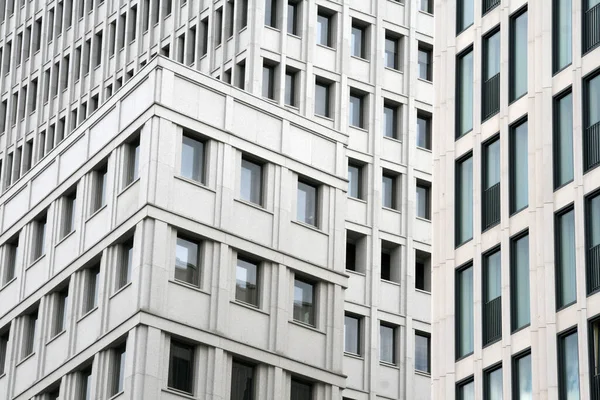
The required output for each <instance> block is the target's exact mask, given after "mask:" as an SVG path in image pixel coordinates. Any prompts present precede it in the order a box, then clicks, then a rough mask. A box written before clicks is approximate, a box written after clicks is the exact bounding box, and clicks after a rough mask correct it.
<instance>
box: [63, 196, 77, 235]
mask: <svg viewBox="0 0 600 400" xmlns="http://www.w3.org/2000/svg"><path fill="white" fill-rule="evenodd" d="M76 209H77V192H76V191H73V192H72V193H70V194H68V195H66V196H64V197H63V216H62V234H61V239H62V238H65V237H66V236H67V235H68V234H70V233H71V232H73V231H74V230H75V215H76V214H75V211H76Z"/></svg>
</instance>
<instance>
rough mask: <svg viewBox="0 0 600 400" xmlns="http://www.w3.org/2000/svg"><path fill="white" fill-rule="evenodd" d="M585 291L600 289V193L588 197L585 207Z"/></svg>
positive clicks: (591, 291) (589, 292)
mask: <svg viewBox="0 0 600 400" xmlns="http://www.w3.org/2000/svg"><path fill="white" fill-rule="evenodd" d="M585 216H586V218H585V225H586V234H585V237H586V239H585V253H586V254H585V257H586V267H587V279H586V281H587V285H588V287H587V292H588V294H591V293H593V292H595V291H597V290H599V289H600V193H598V194H595V195H593V196H592V197H588V198H587V199H586V207H585Z"/></svg>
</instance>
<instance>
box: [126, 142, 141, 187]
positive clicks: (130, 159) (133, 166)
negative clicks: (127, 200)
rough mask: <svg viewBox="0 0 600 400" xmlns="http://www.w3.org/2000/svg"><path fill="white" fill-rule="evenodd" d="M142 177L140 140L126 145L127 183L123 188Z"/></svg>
mask: <svg viewBox="0 0 600 400" xmlns="http://www.w3.org/2000/svg"><path fill="white" fill-rule="evenodd" d="M139 176H140V138H139V137H138V138H136V139H135V140H133V141H131V142H129V143H127V144H126V145H125V181H124V184H123V187H127V186H129V185H130V184H132V183H133V182H134V181H135V180H137V179H138V178H139Z"/></svg>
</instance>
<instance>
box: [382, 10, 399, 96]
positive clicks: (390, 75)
mask: <svg viewBox="0 0 600 400" xmlns="http://www.w3.org/2000/svg"><path fill="white" fill-rule="evenodd" d="M388 3H393V2H392V1H388ZM383 84H384V86H385V87H386V88H387V89H388V90H390V91H394V92H397V93H404V74H403V73H402V72H400V71H397V70H395V69H390V68H386V69H384V70H383Z"/></svg>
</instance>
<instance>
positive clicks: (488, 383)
mask: <svg viewBox="0 0 600 400" xmlns="http://www.w3.org/2000/svg"><path fill="white" fill-rule="evenodd" d="M483 399H484V400H502V366H500V367H492V368H491V369H489V370H487V371H484V372H483Z"/></svg>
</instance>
